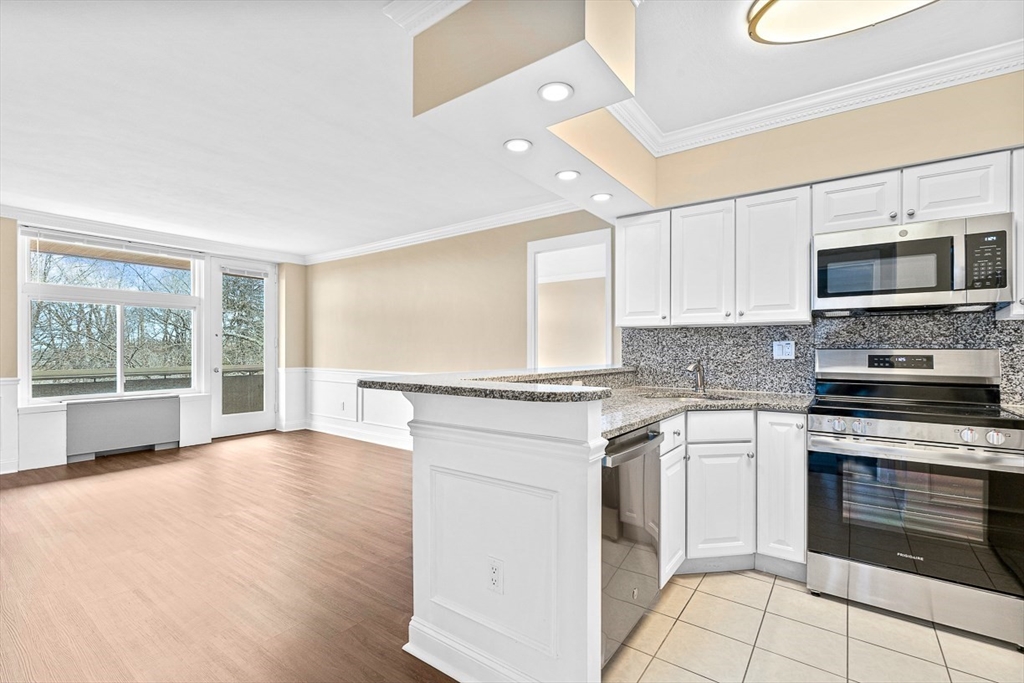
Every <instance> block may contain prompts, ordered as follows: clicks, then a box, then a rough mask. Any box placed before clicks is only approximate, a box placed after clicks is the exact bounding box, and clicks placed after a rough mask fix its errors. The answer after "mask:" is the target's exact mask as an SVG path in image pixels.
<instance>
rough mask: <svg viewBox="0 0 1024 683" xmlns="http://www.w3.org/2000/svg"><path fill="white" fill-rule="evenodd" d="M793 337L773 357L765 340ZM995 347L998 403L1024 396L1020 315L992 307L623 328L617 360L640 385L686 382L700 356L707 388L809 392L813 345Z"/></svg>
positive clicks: (1023, 328) (684, 384)
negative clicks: (799, 321) (786, 350)
mask: <svg viewBox="0 0 1024 683" xmlns="http://www.w3.org/2000/svg"><path fill="white" fill-rule="evenodd" d="M783 340H789V341H793V342H795V343H796V358H795V359H794V360H774V359H772V342H773V341H783ZM842 348H883V349H884V348H910V349H913V348H921V349H929V348H931V349H938V348H944V349H948V348H952V349H999V350H1000V352H1001V354H1000V356H1001V359H1002V372H1003V383H1002V398H1003V402H1004V403H1018V404H1019V403H1024V321H1021V320H1005V321H1002V320H996V319H995V313H994V312H992V311H985V312H982V313H926V314H915V315H889V316H865V317H857V318H815V320H814V323H813V324H811V325H778V326H775V325H773V326H764V327H761V326H757V327H753V326H752V327H676V328H636V327H633V328H623V330H622V364H623V365H625V366H631V367H635V368H637V372H638V376H637V381H638V383H639V384H641V385H653V386H682V387H690V386H692V385H693V382H694V378H693V373H691V372H687V371H686V366H687V365H689V364H690V363H692V362H693V361H695V360H698V359H700V360H701V361H702V362H703V363H704V372H705V375H706V381H707V386H708V388H709V389H735V390H739V391H771V392H783V393H811V392H813V391H814V351H815V349H842Z"/></svg>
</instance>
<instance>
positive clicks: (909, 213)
mask: <svg viewBox="0 0 1024 683" xmlns="http://www.w3.org/2000/svg"><path fill="white" fill-rule="evenodd" d="M915 213H917V212H916V211H914V210H913V209H907V215H908V216H913V215H914V214H915Z"/></svg>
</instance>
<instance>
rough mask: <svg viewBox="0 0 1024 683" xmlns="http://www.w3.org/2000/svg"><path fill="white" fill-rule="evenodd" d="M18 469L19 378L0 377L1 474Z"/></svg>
mask: <svg viewBox="0 0 1024 683" xmlns="http://www.w3.org/2000/svg"><path fill="white" fill-rule="evenodd" d="M17 471H18V378H17V377H10V378H3V379H0V474H10V473H11V472H17Z"/></svg>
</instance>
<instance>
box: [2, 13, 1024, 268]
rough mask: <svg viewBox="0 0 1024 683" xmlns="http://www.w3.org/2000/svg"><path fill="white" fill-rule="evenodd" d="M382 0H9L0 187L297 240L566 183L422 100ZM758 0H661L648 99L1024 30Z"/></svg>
mask: <svg viewBox="0 0 1024 683" xmlns="http://www.w3.org/2000/svg"><path fill="white" fill-rule="evenodd" d="M385 4H386V1H385V0H346V1H338V2H318V1H310V2H302V1H297V0H292V1H287V0H247V1H241V2H212V1H206V0H199V1H190V0H177V1H175V0H171V1H166V2H165V1H156V0H147V1H146V2H135V1H133V0H127V1H118V2H115V1H113V0H110V1H100V2H93V1H87V0H71V1H70V2H24V1H19V0H0V203H2V204H6V205H9V206H15V207H21V208H25V209H33V210H36V211H44V212H50V213H55V214H62V215H67V216H74V217H79V218H85V219H91V220H95V221H105V222H109V223H117V224H121V225H126V226H131V227H135V228H143V229H149V230H158V231H163V232H169V233H174V234H178V235H184V236H188V237H195V238H204V239H208V240H217V241H220V242H228V243H234V244H243V245H246V246H249V247H258V248H263V249H270V250H275V251H279V252H284V253H290V254H300V255H310V254H322V253H324V252H333V251H338V250H345V249H348V248H351V247H355V246H358V245H365V244H370V243H374V242H381V241H383V240H397V239H398V238H401V237H402V236H403V235H409V234H412V233H417V232H422V231H427V230H432V229H436V228H441V227H444V226H449V225H452V224H456V223H462V222H467V221H474V220H475V219H481V218H483V217H486V216H492V215H495V214H501V213H506V212H512V211H516V210H519V209H524V208H526V207H533V206H537V205H541V204H546V203H549V202H553V201H554V200H557V199H559V198H558V197H557V196H556V195H554V194H552V193H551V192H548V191H546V190H544V189H542V188H540V187H539V186H537V185H535V184H533V183H531V182H529V181H527V180H525V179H524V178H523V177H521V176H520V175H518V174H516V173H514V172H513V171H511V170H508V169H507V168H505V167H503V166H501V165H499V164H497V163H495V162H493V161H490V160H488V159H486V158H483V157H481V156H480V155H478V154H477V153H476V152H474V151H472V150H471V149H469V148H467V147H464V146H463V145H461V144H459V143H458V142H454V141H451V140H449V139H447V138H445V137H443V136H442V134H440V133H438V132H437V131H435V130H434V129H433V128H431V127H429V126H427V125H425V124H424V123H423V122H421V121H414V120H413V119H412V116H411V99H412V97H411V89H412V88H411V79H412V73H411V72H412V39H411V37H410V35H409V34H408V33H407V32H406V31H405V30H403V29H402V28H401V27H399V26H398V25H396V24H395V23H394V22H392V21H391V20H390V19H388V17H386V16H385V15H384V13H383V12H382V9H383V7H384V5H385ZM749 4H750V2H749V0H686V1H677V2H669V1H667V0H662V1H658V2H655V1H653V0H649V1H648V2H644V3H642V4H641V5H640V7H639V9H638V20H637V30H638V36H637V50H638V74H637V101H638V102H639V103H640V104H641V105H642V106H643V108H644V109H645V110H646V111H647V113H648V114H649V115H650V116H651V118H652V119H653V120H654V121H655V123H657V125H658V126H659V127H660V128H661V129H662V130H663V131H673V130H677V129H680V128H686V127H689V126H693V125H696V124H701V123H706V122H709V121H712V120H716V119H720V118H722V117H726V116H729V115H734V114H740V113H743V112H747V111H750V110H752V109H756V108H759V107H764V106H767V105H771V104H776V103H779V102H783V101H787V100H791V99H793V98H796V97H800V96H804V95H809V94H813V93H816V92H820V91H822V90H826V89H830V88H835V87H838V86H843V85H847V84H850V83H854V82H857V81H861V80H864V79H867V78H871V77H874V76H879V75H883V74H886V73H890V72H893V71H897V70H900V69H905V68H908V67H913V66H917V65H921V64H925V63H929V62H933V61H935V60H938V59H942V58H945V57H950V56H955V55H959V54H963V53H966V52H971V51H973V50H977V49H980V48H984V47H989V46H992V45H997V44H1001V43H1005V42H1008V41H1011V40H1015V39H1019V38H1021V37H1022V36H1024V2H1022V1H1020V0H969V1H968V0H940V2H938V3H936V4H934V5H932V6H930V7H927V8H925V9H923V10H920V11H918V12H915V13H913V14H911V15H908V16H906V17H902V18H900V19H897V20H895V21H893V22H889V23H886V24H882V25H879V26H877V27H874V28H871V29H867V30H865V31H862V32H859V33H854V34H851V35H847V36H841V37H838V38H834V39H830V40H826V41H823V42H820V43H811V44H806V45H794V46H766V45H761V44H758V43H755V42H753V41H751V40H750V39H749V38H748V37H747V36H746V33H745V22H744V18H745V15H746V11H747V9H748V7H749Z"/></svg>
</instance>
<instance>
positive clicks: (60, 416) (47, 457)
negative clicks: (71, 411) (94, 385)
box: [18, 403, 68, 470]
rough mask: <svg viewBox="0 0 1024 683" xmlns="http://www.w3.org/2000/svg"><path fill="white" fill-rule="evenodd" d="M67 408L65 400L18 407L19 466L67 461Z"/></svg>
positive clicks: (42, 465)
mask: <svg viewBox="0 0 1024 683" xmlns="http://www.w3.org/2000/svg"><path fill="white" fill-rule="evenodd" d="M67 462H68V411H67V404H66V403H42V404H39V405H34V406H22V407H20V408H18V469H19V470H34V469H38V468H40V467H53V466H54V465H66V464H67Z"/></svg>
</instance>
